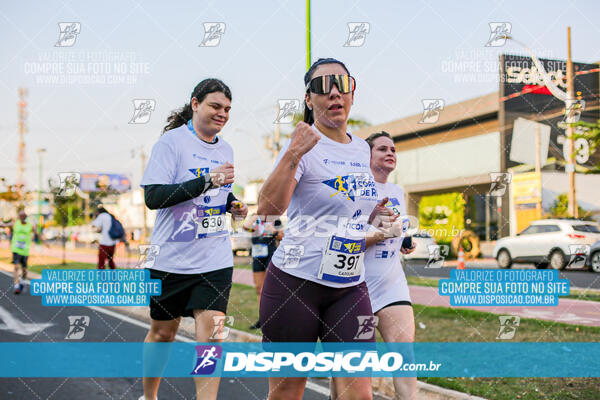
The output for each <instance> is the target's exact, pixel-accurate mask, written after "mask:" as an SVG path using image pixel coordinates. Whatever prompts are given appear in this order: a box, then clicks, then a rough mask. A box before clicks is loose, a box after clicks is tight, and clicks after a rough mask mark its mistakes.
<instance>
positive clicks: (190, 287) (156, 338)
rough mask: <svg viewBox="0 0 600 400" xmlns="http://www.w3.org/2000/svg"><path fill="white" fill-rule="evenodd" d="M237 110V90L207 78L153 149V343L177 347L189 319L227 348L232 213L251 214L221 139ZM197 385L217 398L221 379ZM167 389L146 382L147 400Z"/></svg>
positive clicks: (149, 185)
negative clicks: (234, 189)
mask: <svg viewBox="0 0 600 400" xmlns="http://www.w3.org/2000/svg"><path fill="white" fill-rule="evenodd" d="M230 109H231V91H230V90H229V87H227V85H225V84H224V83H223V82H222V81H220V80H218V79H205V80H203V81H202V82H200V83H199V84H198V85H197V86H196V87H195V88H194V90H193V91H192V95H191V99H190V102H189V103H188V104H186V105H185V106H184V107H183V109H181V110H179V111H176V112H173V113H172V114H171V116H170V117H169V119H168V124H167V126H166V127H165V128H164V131H163V135H162V136H161V137H160V139H159V140H158V142H157V143H156V144H155V145H154V147H153V148H152V155H151V156H150V160H149V162H148V165H147V166H146V171H145V172H144V176H143V178H142V182H141V186H142V187H143V188H144V196H145V202H146V205H147V206H148V208H150V209H153V210H157V213H156V222H155V224H154V230H153V232H152V240H151V244H152V245H157V246H159V247H158V250H159V251H158V252H156V253H155V261H154V265H153V266H152V267H151V268H150V277H151V279H160V280H161V294H160V295H158V296H154V297H151V299H150V318H151V324H150V331H149V332H148V335H147V336H146V339H145V341H146V342H172V341H173V340H174V338H175V335H176V334H177V329H178V327H179V323H180V321H181V317H193V318H194V320H195V325H196V329H195V331H196V340H197V341H198V342H213V341H220V340H218V339H214V337H215V332H213V330H214V328H215V326H217V325H216V323H217V321H222V320H223V317H224V316H225V313H226V311H227V302H228V300H229V292H230V289H231V278H232V274H233V252H232V250H231V240H230V238H229V231H228V229H227V224H226V222H227V221H226V212H230V213H231V214H233V216H234V218H236V217H237V218H244V217H245V216H246V214H247V212H248V209H247V207H246V206H245V205H244V204H243V203H241V202H240V201H238V200H237V199H236V198H235V196H233V194H232V193H231V185H232V183H233V177H234V175H233V173H234V170H233V165H232V164H233V149H232V148H231V146H230V145H229V144H228V143H227V142H225V141H224V140H223V139H222V138H219V137H217V134H218V133H219V132H220V131H221V129H223V127H224V126H225V124H226V123H227V121H228V119H229V110H230ZM216 336H218V335H216ZM194 379H195V381H196V398H197V399H216V398H217V392H218V390H219V378H194ZM159 384H160V377H144V379H143V385H144V396H142V397H141V398H140V399H146V400H154V399H156V394H157V392H158V386H159Z"/></svg>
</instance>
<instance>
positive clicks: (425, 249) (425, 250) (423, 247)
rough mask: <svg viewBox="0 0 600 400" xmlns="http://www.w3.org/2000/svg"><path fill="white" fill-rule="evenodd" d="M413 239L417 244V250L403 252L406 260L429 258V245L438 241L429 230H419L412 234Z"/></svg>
mask: <svg viewBox="0 0 600 400" xmlns="http://www.w3.org/2000/svg"><path fill="white" fill-rule="evenodd" d="M412 241H413V243H414V244H416V247H415V251H413V252H412V253H410V254H403V257H404V259H405V260H416V259H424V260H429V246H432V245H435V244H436V241H435V239H434V238H432V237H431V235H429V234H428V233H427V232H417V233H415V234H414V235H412Z"/></svg>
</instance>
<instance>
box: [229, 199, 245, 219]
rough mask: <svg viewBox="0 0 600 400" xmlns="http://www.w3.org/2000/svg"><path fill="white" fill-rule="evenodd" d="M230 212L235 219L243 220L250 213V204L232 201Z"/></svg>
mask: <svg viewBox="0 0 600 400" xmlns="http://www.w3.org/2000/svg"><path fill="white" fill-rule="evenodd" d="M230 212H231V215H233V219H237V220H242V219H244V218H246V216H247V215H248V206H247V205H246V204H244V203H242V202H241V201H234V202H232V203H231V210H230Z"/></svg>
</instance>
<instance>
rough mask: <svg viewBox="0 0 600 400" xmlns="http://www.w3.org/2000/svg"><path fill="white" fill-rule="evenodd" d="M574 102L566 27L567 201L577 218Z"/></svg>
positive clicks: (569, 42) (573, 83)
mask: <svg viewBox="0 0 600 400" xmlns="http://www.w3.org/2000/svg"><path fill="white" fill-rule="evenodd" d="M574 101H575V82H574V79H573V60H572V59H571V27H570V26H568V27H567V101H566V103H565V107H566V112H567V132H566V133H567V143H566V144H567V156H568V157H569V159H568V160H566V161H567V166H566V168H565V169H566V170H567V174H568V177H569V194H568V196H567V198H568V201H569V208H570V214H571V215H572V216H573V217H574V218H578V217H579V215H578V212H577V200H576V196H575V192H576V189H575V154H573V126H572V125H571V123H572V122H574V121H571V118H570V116H571V115H572V114H573V113H572V110H573V105H574V104H573V102H574Z"/></svg>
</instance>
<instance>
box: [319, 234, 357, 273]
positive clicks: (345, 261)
mask: <svg viewBox="0 0 600 400" xmlns="http://www.w3.org/2000/svg"><path fill="white" fill-rule="evenodd" d="M365 244H366V242H365V239H360V240H355V239H348V238H344V237H340V236H332V237H330V238H329V241H328V242H327V247H326V248H325V252H324V253H323V258H322V260H321V267H320V268H319V275H318V277H319V279H324V280H326V281H331V282H337V283H349V282H356V281H358V280H359V279H360V275H361V274H362V271H363V268H364V255H365Z"/></svg>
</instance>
